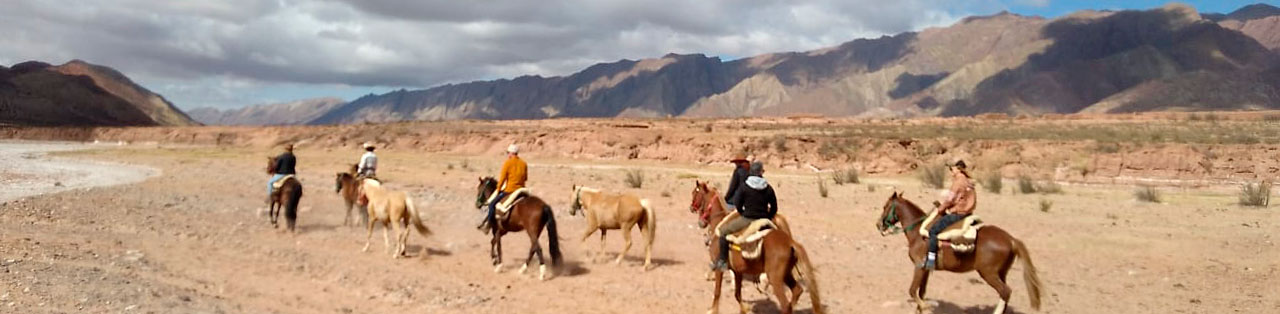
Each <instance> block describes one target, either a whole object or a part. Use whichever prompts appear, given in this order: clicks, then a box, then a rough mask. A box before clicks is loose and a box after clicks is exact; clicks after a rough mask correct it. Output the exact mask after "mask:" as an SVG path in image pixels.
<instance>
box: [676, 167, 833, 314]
mask: <svg viewBox="0 0 1280 314" xmlns="http://www.w3.org/2000/svg"><path fill="white" fill-rule="evenodd" d="M689 210H690V211H692V212H695V213H699V217H701V218H699V219H700V220H699V224H700V225H704V226H708V231H707V232H709V233H710V234H711V235H714V234H715V231H714V230H710V229H713V228H715V225H716V224H711V223H710V222H712V221H714V222H717V223H718V222H719V221H720V220H723V219H724V218H725V217H727V216H728V214H727V211H725V209H724V205H723V202H721V201H720V196H719V193H718V192H716V190H715V188H713V187H710V186H707V184H706V183H704V182H695V185H694V190H693V201H692V203H691V205H690V207H689ZM704 213H705V214H704ZM774 224H776V225H777V226H778V229H779V230H778V231H782V232H772V233H769V234H768V235H766V236H765V237H764V239H762V240H761V241H764V243H763V247H762V248H761V249H762V250H763V253H761V254H760V257H758V258H756V259H746V258H744V257H743V256H742V253H741V252H740V251H733V252H731V254H729V270H730V271H732V272H733V288H734V293H733V296H734V298H735V299H736V300H737V301H738V305H739V307H740V308H741V310H742V313H748V312H750V311H751V307H750V305H748V304H746V303H744V302H742V281H743V280H744V279H745V278H746V277H747V276H759V277H760V278H762V279H761V281H763V282H761V283H762V284H767V285H769V286H770V287H772V288H773V293H774V296H775V297H776V298H777V301H778V305H779V306H778V307H779V308H781V309H782V313H783V314H790V313H792V308H793V307H794V306H795V304H796V303H797V302H798V301H799V300H800V295H801V294H803V293H804V290H805V289H808V290H809V298H810V300H809V301H810V302H811V303H813V313H816V314H821V313H823V309H822V300H821V296H820V294H819V293H818V281H817V276H815V273H814V270H813V264H812V263H811V262H809V253H807V252H806V251H805V249H804V246H802V245H800V243H798V242H796V241H795V240H794V239H793V238H792V237H791V228H790V226H789V225H788V224H787V222H786V219H785V218H783V217H782V215H777V216H774ZM719 249H720V248H719V246H717V245H709V246H708V253H709V255H710V256H711V258H712V259H713V260H714V259H715V258H716V256H717V255H718V253H719ZM712 274H713V276H714V277H713V280H714V281H715V282H716V288H715V297H714V299H712V303H711V309H710V310H708V311H707V313H718V312H719V309H720V289H721V284H722V282H723V281H724V272H723V271H712ZM788 289H790V291H791V296H790V298H788V297H787V290H788Z"/></svg>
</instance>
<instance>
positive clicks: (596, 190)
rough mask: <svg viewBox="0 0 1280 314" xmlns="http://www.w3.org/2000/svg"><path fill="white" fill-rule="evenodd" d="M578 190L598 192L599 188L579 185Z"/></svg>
mask: <svg viewBox="0 0 1280 314" xmlns="http://www.w3.org/2000/svg"><path fill="white" fill-rule="evenodd" d="M578 190H579V191H582V192H587V193H600V189H596V188H589V187H585V186H579V187H578Z"/></svg>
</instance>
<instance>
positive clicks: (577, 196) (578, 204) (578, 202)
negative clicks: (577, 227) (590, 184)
mask: <svg viewBox="0 0 1280 314" xmlns="http://www.w3.org/2000/svg"><path fill="white" fill-rule="evenodd" d="M570 204H572V205H570V206H569V216H575V215H577V214H578V211H579V210H582V187H580V186H578V185H577V184H574V185H573V201H572V202H571V203H570Z"/></svg>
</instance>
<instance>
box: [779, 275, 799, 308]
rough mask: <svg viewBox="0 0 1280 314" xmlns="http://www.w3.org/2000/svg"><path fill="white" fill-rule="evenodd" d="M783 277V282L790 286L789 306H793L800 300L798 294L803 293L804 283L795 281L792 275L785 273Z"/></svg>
mask: <svg viewBox="0 0 1280 314" xmlns="http://www.w3.org/2000/svg"><path fill="white" fill-rule="evenodd" d="M784 278H785V279H783V283H784V284H786V286H787V287H791V306H792V307H795V304H796V302H800V295H801V294H804V285H802V284H800V283H799V282H797V281H796V278H795V276H793V275H787V276H786V277H784Z"/></svg>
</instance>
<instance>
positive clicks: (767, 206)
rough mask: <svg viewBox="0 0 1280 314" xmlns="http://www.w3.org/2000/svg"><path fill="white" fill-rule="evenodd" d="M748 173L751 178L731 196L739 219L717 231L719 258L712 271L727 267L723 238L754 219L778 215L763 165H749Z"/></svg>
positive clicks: (727, 245)
mask: <svg viewBox="0 0 1280 314" xmlns="http://www.w3.org/2000/svg"><path fill="white" fill-rule="evenodd" d="M749 173H750V174H751V176H749V177H747V180H746V181H744V182H743V184H742V187H741V188H739V189H738V191H737V192H736V193H734V195H733V203H736V204H741V205H740V206H738V208H737V210H738V215H739V217H737V218H735V219H733V220H730V221H728V222H725V224H724V225H722V226H721V227H720V229H719V231H720V243H719V244H720V252H719V253H720V256H719V258H718V259H716V261H715V263H712V264H711V268H712V269H713V270H717V269H718V270H723V269H725V268H728V267H729V263H728V260H729V240H728V239H726V238H725V237H727V236H728V235H730V234H733V233H735V232H738V231H741V230H742V229H743V228H746V227H747V226H749V225H751V222H752V221H755V220H756V219H773V217H774V216H775V215H777V214H778V196H777V194H774V192H773V187H772V186H769V182H768V181H765V179H764V164H762V163H760V162H758V161H757V162H754V163H751V170H750V171H749Z"/></svg>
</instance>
